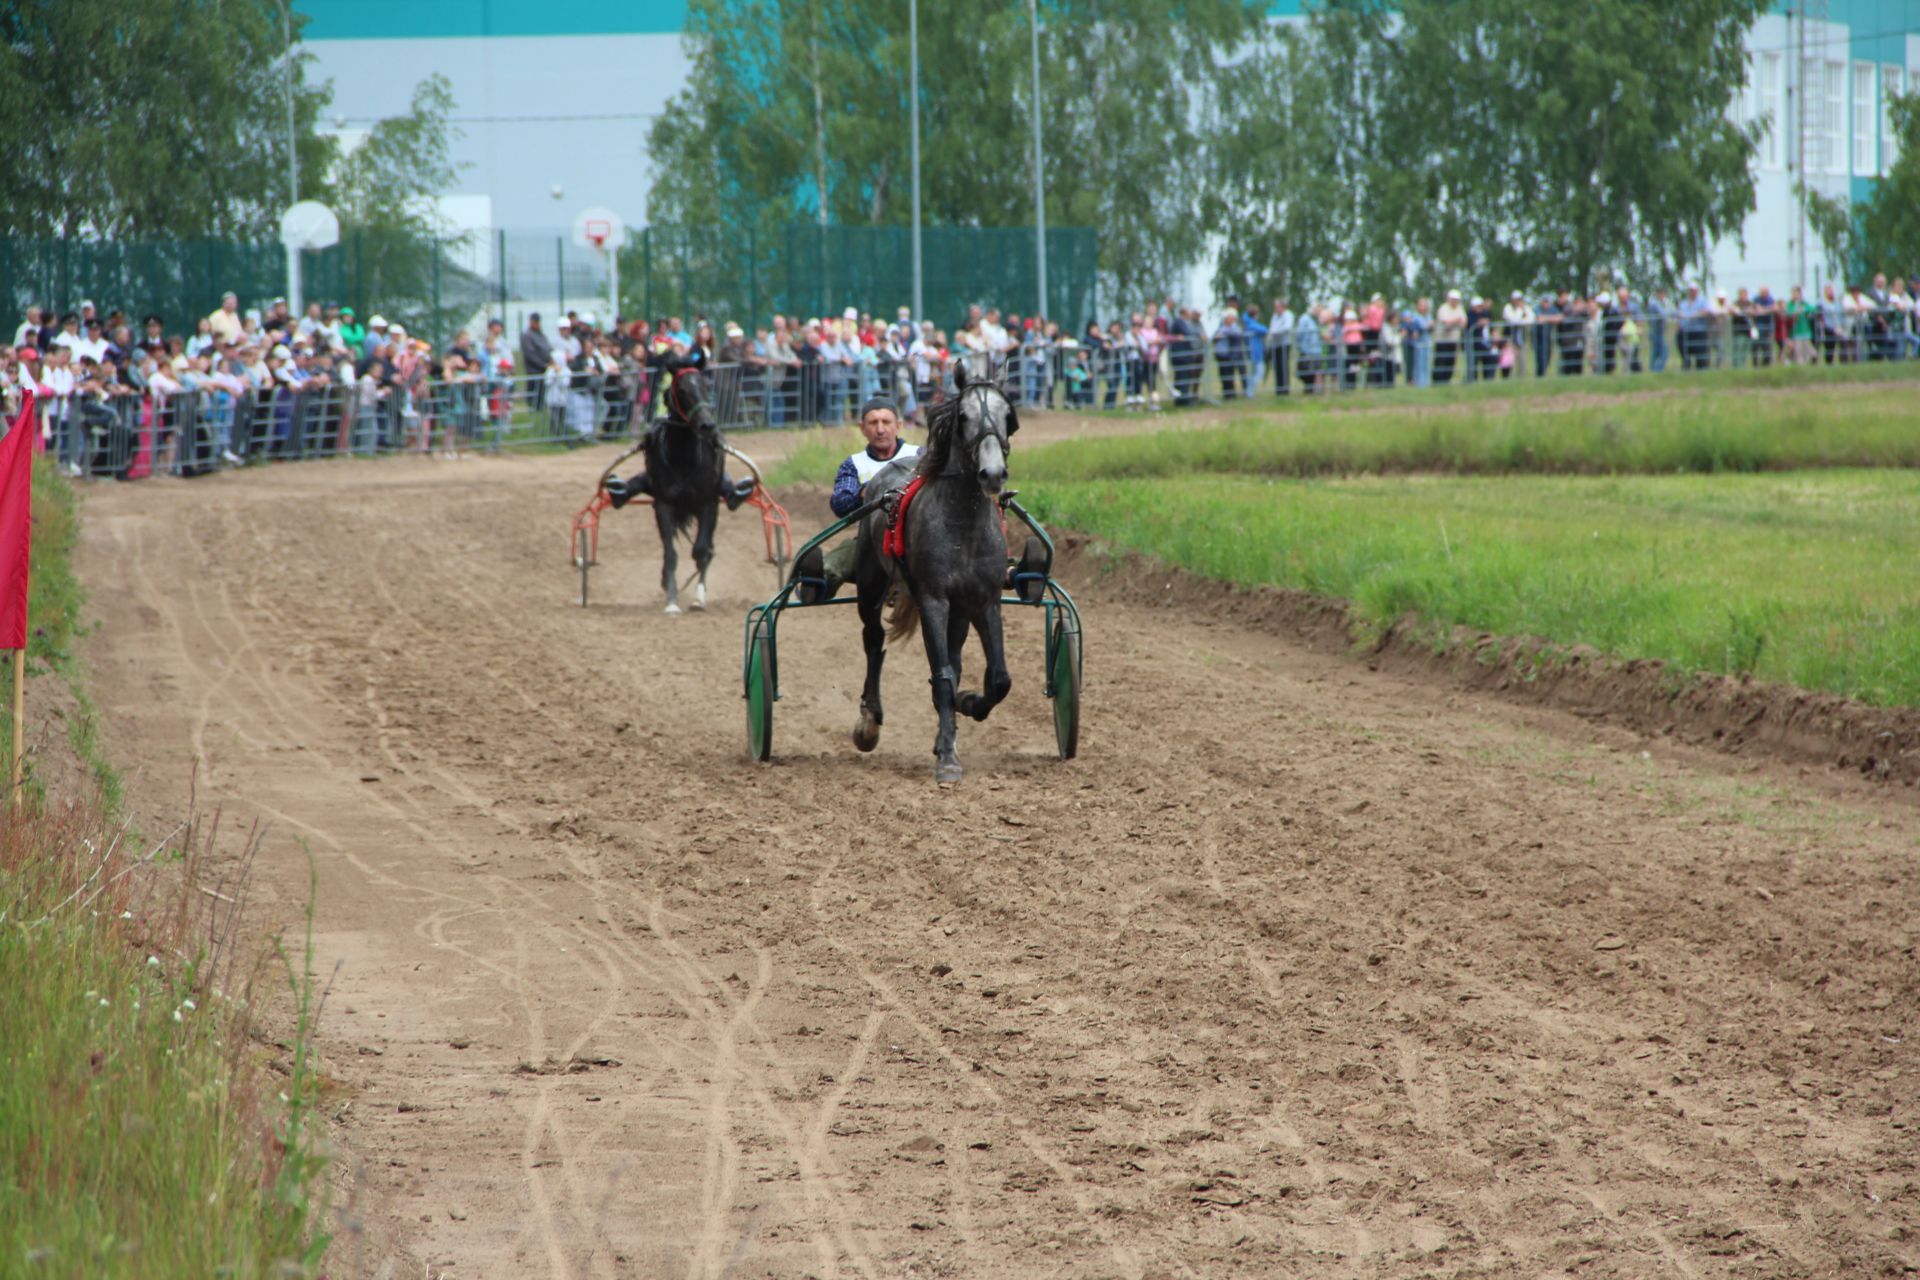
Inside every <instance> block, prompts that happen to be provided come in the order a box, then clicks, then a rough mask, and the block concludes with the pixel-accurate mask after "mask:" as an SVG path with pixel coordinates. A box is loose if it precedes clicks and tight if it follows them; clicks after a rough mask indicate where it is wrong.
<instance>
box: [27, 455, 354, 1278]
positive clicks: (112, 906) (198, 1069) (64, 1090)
mask: <svg viewBox="0 0 1920 1280" xmlns="http://www.w3.org/2000/svg"><path fill="white" fill-rule="evenodd" d="M74 533H75V526H74V502H73V493H72V490H71V488H70V487H69V486H68V485H67V483H66V482H65V481H64V480H62V479H61V478H60V477H59V476H58V475H56V474H55V473H54V472H53V470H52V468H51V467H50V466H41V467H38V468H36V471H35V474H34V541H33V553H32V558H33V563H32V569H33V587H32V597H31V600H30V602H29V607H30V609H31V610H32V613H31V615H30V622H31V626H32V635H31V639H30V642H29V645H28V654H29V658H30V665H31V667H32V669H33V670H34V671H36V672H37V673H38V677H44V676H45V675H46V674H49V673H52V674H55V675H57V676H59V677H60V678H62V679H64V680H65V681H66V682H67V683H69V685H70V686H71V687H72V688H73V689H74V692H75V693H76V695H77V696H79V697H80V698H81V702H82V707H81V710H82V714H81V715H80V716H78V717H75V723H77V724H80V725H81V726H82V728H81V729H79V730H77V731H76V732H77V733H78V735H79V736H78V737H77V738H76V740H75V741H74V743H73V745H74V746H75V747H76V748H77V749H80V751H81V755H82V757H83V758H84V759H86V760H87V761H88V762H89V763H90V764H91V765H92V766H93V772H94V778H95V781H96V783H97V784H105V783H114V784H116V786H117V779H116V778H115V777H114V775H113V773H112V770H111V769H110V768H108V767H107V766H106V764H105V763H104V762H103V761H102V760H101V759H100V756H99V751H98V744H97V742H96V741H95V739H94V737H93V734H92V723H93V722H92V716H91V714H90V712H89V711H88V709H87V706H86V703H85V690H84V688H83V687H82V682H81V680H80V678H79V663H78V661H77V659H76V658H75V656H74V653H73V647H74V644H75V642H76V640H77V639H78V637H79V635H80V633H81V627H80V621H79V619H80V611H81V608H82V596H81V592H80V589H79V585H78V583H77V582H75V580H74V578H73V574H72V567H71V564H70V562H69V553H70V551H71V548H72V545H73V542H74ZM35 683H38V679H37V678H36V681H35ZM32 696H33V694H32V690H31V689H30V690H29V698H30V699H31V698H32ZM0 723H4V718H0ZM117 810H118V794H117V790H114V789H108V788H106V787H105V786H104V785H99V786H96V789H95V794H94V797H93V799H92V801H91V802H90V803H84V804H82V803H75V802H73V801H72V800H71V799H63V800H62V802H61V803H58V804H52V803H49V802H48V800H47V797H45V796H44V795H43V794H42V793H41V792H40V790H39V789H38V788H34V789H32V790H30V791H29V793H28V795H27V796H26V798H25V803H24V804H23V806H22V807H21V808H19V809H17V810H11V811H9V810H4V809H0V1276H16V1275H18V1276H42V1275H44V1276H60V1277H69V1276H72V1277H81V1276H84V1277H89V1278H91V1277H109V1278H112V1277H129V1278H132V1277H139V1278H141V1280H147V1278H149V1277H153V1278H158V1280H172V1278H173V1277H180V1278H181V1280H186V1278H187V1277H192V1278H193V1280H204V1278H205V1277H210V1276H234V1277H252V1276H274V1277H298V1276H304V1275H313V1274H315V1273H316V1272H317V1267H318V1261H319V1257H320V1254H321V1252H322V1251H324V1249H325V1247H326V1243H327V1241H326V1238H325V1236H324V1234H322V1232H321V1227H320V1216H321V1215H320V1206H319V1205H318V1204H317V1203H316V1201H315V1198H314V1197H315V1194H316V1192H317V1189H318V1188H319V1187H320V1186H321V1185H322V1184H321V1175H322V1168H323V1160H324V1156H323V1152H322V1150H321V1148H320V1146H319V1144H318V1142H317V1133H316V1132H315V1130H314V1110H313V1108H314V1105H315V1100H316V1097H317V1087H318V1078H317V1075H316V1073H315V1071H314V1069H313V1064H312V1060H311V1058H310V1056H309V1048H308V1046H309V1039H308V1032H309V1030H310V1028H311V1023H312V1018H313V1017H314V1016H315V1014H317V1012H318V1004H319V1001H318V998H317V996H316V994H315V992H314V989H313V981H312V978H311V951H310V948H309V951H308V953H307V954H306V955H305V956H303V957H289V956H287V955H286V954H285V953H284V952H282V951H280V950H278V948H277V947H276V949H275V951H274V952H273V953H272V954H273V955H274V956H277V957H278V958H279V960H280V962H281V964H280V968H281V970H282V972H283V975H284V978H285V981H286V982H287V984H288V990H289V991H290V993H291V995H292V996H293V1005H294V1020H295V1029H294V1036H293V1039H292V1040H291V1041H289V1042H288V1045H287V1047H286V1049H285V1051H284V1052H275V1051H269V1050H267V1049H265V1048H263V1046H262V1043H261V1042H260V1041H259V1040H257V1039H256V1038H255V1034H254V1033H255V1031H256V1024H255V1021H254V1010H255V1003H254V997H255V994H256V992H257V991H260V990H263V989H264V990H271V989H272V988H273V987H274V985H275V984H274V983H271V982H269V983H265V984H264V985H263V984H261V983H260V982H258V981H257V979H258V978H259V977H260V976H261V974H262V973H263V972H265V971H264V970H263V969H262V968H261V967H260V966H261V964H263V963H264V961H265V960H266V959H269V958H271V957H270V956H267V955H263V954H262V953H261V952H260V951H259V949H258V947H257V946H256V945H255V940H254V939H251V938H248V937H246V936H245V934H244V932H243V929H242V924H241V921H242V915H241V910H242V904H243V903H244V900H245V886H246V882H247V878H248V872H249V870H250V868H251V866H252V862H253V858H254V857H255V856H256V854H257V852H258V849H259V844H258V840H257V838H252V837H250V838H248V839H247V840H246V841H245V842H244V844H243V847H242V848H241V850H240V851H239V856H238V858H237V860H232V861H230V862H229V863H228V865H229V867H230V869H229V870H228V871H226V872H225V874H224V875H216V874H214V873H213V871H212V869H211V865H212V864H211V861H210V859H209V856H208V855H209V854H210V853H211V851H212V850H213V849H214V848H215V845H216V843H217V840H218V826H219V824H218V820H217V817H216V818H215V819H213V820H210V821H208V822H206V823H204V824H203V823H201V822H200V821H197V820H191V821H189V822H187V823H186V824H183V825H182V826H181V827H180V828H179V829H178V830H176V831H173V832H170V833H168V834H167V835H165V836H164V837H162V838H161V839H159V840H156V841H153V842H150V843H143V842H142V840H141V839H140V837H138V836H136V835H135V834H134V833H133V832H132V829H131V826H130V824H128V823H126V822H125V821H124V820H121V819H119V818H118V817H117V816H116V814H117ZM310 937H311V922H309V938H310Z"/></svg>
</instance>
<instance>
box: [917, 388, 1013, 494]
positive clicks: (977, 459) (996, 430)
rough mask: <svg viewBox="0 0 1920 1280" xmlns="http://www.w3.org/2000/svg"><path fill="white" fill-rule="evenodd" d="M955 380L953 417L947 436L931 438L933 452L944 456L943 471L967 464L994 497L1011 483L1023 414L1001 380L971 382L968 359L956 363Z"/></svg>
mask: <svg viewBox="0 0 1920 1280" xmlns="http://www.w3.org/2000/svg"><path fill="white" fill-rule="evenodd" d="M953 382H954V401H953V406H954V407H953V410H952V417H951V418H950V419H949V420H948V422H947V424H946V430H945V432H944V433H942V434H943V437H944V438H943V439H940V440H933V439H929V441H928V445H929V452H936V451H937V452H939V453H940V454H941V455H942V457H941V466H940V472H941V473H943V474H949V475H950V474H955V473H957V472H959V471H960V470H961V469H962V467H963V466H964V467H965V468H966V469H967V470H969V471H971V473H972V474H973V476H974V478H975V479H976V480H978V481H979V483H980V492H982V493H984V494H986V495H987V496H988V497H989V498H991V497H994V496H995V495H996V494H998V493H999V492H1000V490H1001V488H1002V487H1004V486H1005V484H1006V483H1007V460H1008V456H1009V455H1010V454H1011V453H1012V452H1013V440H1012V437H1013V433H1014V432H1016V431H1018V430H1019V429H1020V415H1019V414H1018V413H1016V412H1015V411H1014V408H1013V402H1012V401H1010V400H1008V399H1007V394H1006V391H1005V390H1004V389H1002V387H1001V386H1000V384H999V383H997V382H989V381H987V380H986V379H984V378H975V379H972V380H971V381H970V380H969V379H968V378H967V366H966V362H965V361H962V362H960V363H959V364H956V365H955V366H954V369H953Z"/></svg>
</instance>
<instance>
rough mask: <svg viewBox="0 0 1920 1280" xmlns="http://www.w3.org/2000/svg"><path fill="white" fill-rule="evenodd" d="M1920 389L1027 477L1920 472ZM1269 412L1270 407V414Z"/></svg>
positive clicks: (1069, 448)
mask: <svg viewBox="0 0 1920 1280" xmlns="http://www.w3.org/2000/svg"><path fill="white" fill-rule="evenodd" d="M1917 398H1920V385H1916V384H1909V385H1904V386H1899V387H1884V388H1883V387H1861V388H1857V389H1848V390H1839V389H1835V390H1832V391H1798V392H1794V393H1791V394H1774V395H1756V394H1739V395H1730V394H1723V395H1718V396H1709V395H1692V394H1690V395H1674V396H1657V397H1648V398H1643V399H1637V400H1620V399H1615V400H1610V401H1601V402H1597V403H1593V402H1584V401H1577V402H1562V403H1559V404H1554V403H1551V402H1546V403H1543V404H1542V405H1541V406H1540V411H1537V412H1528V411H1527V409H1526V408H1524V407H1522V406H1520V405H1517V404H1514V403H1512V402H1506V403H1502V404H1500V405H1498V406H1496V407H1492V408H1471V409H1462V410H1457V411H1452V412H1447V413H1426V414H1413V413H1404V414H1403V413H1385V414H1367V415H1355V414H1351V413H1345V412H1340V411H1332V410H1330V411H1326V412H1308V413H1298V412H1291V413H1281V412H1277V411H1275V412H1248V413H1245V414H1242V415H1241V416H1239V417H1237V418H1236V419H1235V420H1234V421H1233V422H1231V423H1230V424H1229V425H1226V426H1220V427H1213V428H1208V429H1205V430H1197V431H1162V432H1154V433H1151V434H1146V435H1125V436H1119V435H1116V436H1114V437H1111V438H1108V439H1089V440H1076V441H1073V442H1070V443H1063V444H1058V445H1045V446H1041V447H1039V448H1036V449H1032V450H1030V451H1028V452H1027V453H1026V454H1025V455H1024V456H1022V457H1021V458H1020V479H1021V481H1022V482H1023V483H1031V482H1036V481H1048V480H1054V479H1093V478H1105V479H1129V478H1136V479H1144V478H1152V477H1167V476H1178V475H1187V474H1191V473H1194V472H1213V473H1219V474H1241V475H1273V476H1313V475H1352V474H1356V473H1361V472H1373V473H1386V472H1445V473H1453V474H1493V475H1505V474H1516V473H1545V474H1588V475H1592V474H1616V473H1621V472H1647V473H1660V472H1720V471H1780V470H1791V469H1797V468H1804V467H1913V466H1920V430H1916V429H1915V427H1916V425H1920V410H1917V409H1916V403H1917ZM1263 408H1264V406H1263Z"/></svg>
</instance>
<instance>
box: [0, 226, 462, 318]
mask: <svg viewBox="0 0 1920 1280" xmlns="http://www.w3.org/2000/svg"><path fill="white" fill-rule="evenodd" d="M472 256H473V254H472V246H471V244H470V242H468V241H465V240H432V239H422V238H418V237H414V236H408V235H400V234H385V233H378V232H356V231H348V232H346V233H345V234H344V235H343V236H342V238H341V241H340V243H339V244H337V245H335V246H334V247H333V248H331V249H322V250H319V251H317V252H308V253H306V254H304V255H302V267H301V273H302V280H303V286H304V287H303V293H304V296H305V297H306V298H307V299H308V300H317V301H324V302H337V303H341V304H342V305H346V306H352V307H354V308H356V309H357V310H358V311H359V313H360V315H361V316H362V317H363V318H364V317H365V316H367V315H369V314H371V313H372V312H375V311H379V312H383V313H385V314H387V315H388V316H390V317H391V318H392V319H394V320H398V321H401V322H403V323H408V324H410V325H412V326H413V328H414V329H415V330H416V331H417V332H420V333H424V334H428V335H430V336H433V337H435V338H441V337H444V336H446V335H448V334H450V333H451V332H452V330H453V328H455V327H457V326H458V325H460V324H463V323H466V322H467V321H468V319H469V318H470V317H471V316H472V315H473V314H474V312H475V311H476V309H477V308H479V307H480V306H481V305H482V304H483V303H484V302H485V301H486V300H487V298H488V297H489V296H491V294H490V282H489V281H488V280H487V279H486V277H485V275H484V274H483V273H482V272H478V271H475V270H474V269H473V267H472V265H471V263H470V259H471V258H472ZM229 289H231V290H232V291H233V292H235V293H237V294H239V295H240V300H241V305H242V306H243V307H247V308H259V309H260V310H262V311H264V310H265V309H266V306H267V304H268V303H270V302H271V301H272V300H273V299H274V298H276V297H280V296H283V295H284V294H285V293H286V292H287V255H286V250H285V249H283V248H282V247H281V246H279V245H277V244H235V243H231V242H227V241H216V240H179V241H86V240H20V239H8V238H4V237H0V305H3V306H4V307H5V308H6V317H7V323H8V327H9V328H11V325H12V323H13V322H14V320H15V319H17V317H18V316H19V314H20V313H21V312H22V311H24V310H25V308H26V307H28V306H29V305H32V304H35V303H38V304H39V305H41V306H44V307H52V308H53V309H54V311H55V312H56V313H62V312H66V311H71V310H77V309H78V308H79V306H80V304H81V303H82V302H84V301H91V302H93V303H94V304H95V306H96V307H97V308H98V309H99V311H100V313H101V314H102V315H105V314H107V313H108V312H111V311H113V310H114V309H116V308H118V309H120V310H124V311H125V312H127V314H128V316H129V317H130V318H131V319H132V320H134V321H138V320H139V319H140V318H141V317H142V316H145V315H147V314H149V313H151V314H154V315H158V316H159V317H160V318H161V319H162V320H164V321H165V322H166V325H167V329H168V331H169V332H177V333H191V332H193V326H194V323H195V322H196V321H197V320H198V319H200V318H201V317H203V316H205V315H207V314H208V313H209V312H211V311H213V310H214V308H216V307H218V306H219V305H220V295H221V294H222V293H224V292H226V291H227V290H229Z"/></svg>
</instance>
